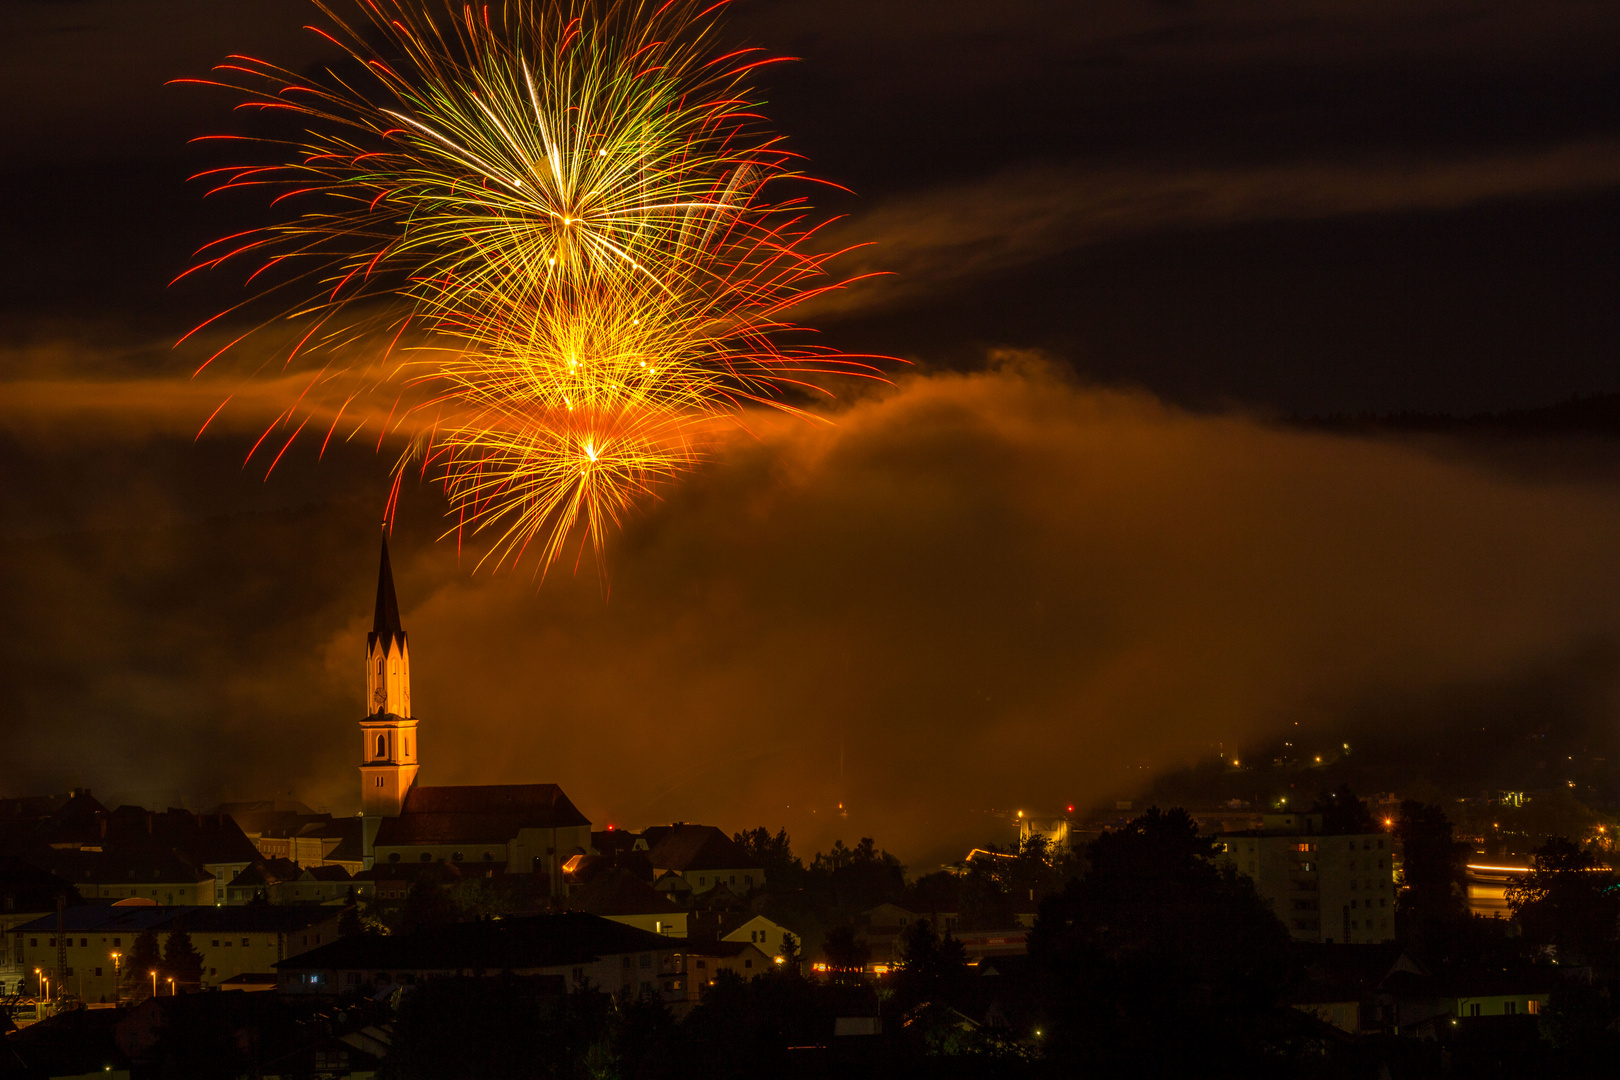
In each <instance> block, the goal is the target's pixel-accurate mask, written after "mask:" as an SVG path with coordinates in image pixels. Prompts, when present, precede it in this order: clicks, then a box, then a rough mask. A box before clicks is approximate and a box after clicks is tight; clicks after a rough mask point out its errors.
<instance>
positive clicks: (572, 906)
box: [563, 869, 687, 938]
mask: <svg viewBox="0 0 1620 1080" xmlns="http://www.w3.org/2000/svg"><path fill="white" fill-rule="evenodd" d="M563 904H564V906H565V907H567V908H568V910H570V911H584V912H588V913H590V914H592V915H600V916H602V917H603V918H604V919H612V920H613V921H614V922H620V923H623V924H625V925H626V926H634V927H636V928H638V929H641V930H646V931H648V932H649V933H654V934H659V935H662V936H664V937H673V938H684V937H686V936H687V913H686V912H685V911H683V910H681V909H680V908H678V907H676V906H675V904H674V903H672V902H671V900H670V897H669V894H667V893H663V892H659V891H658V890H657V889H654V888H653V887H652V886H651V885H648V884H647V883H646V882H645V881H642V880H641V879H639V878H638V877H636V876H635V874H633V873H631V872H630V871H628V870H613V869H610V870H608V871H606V872H605V873H602V874H599V875H598V876H596V877H595V878H593V879H592V880H590V881H588V882H586V883H585V884H583V885H578V886H575V887H574V889H573V891H572V893H571V894H570V895H569V897H568V899H566V900H565V901H563Z"/></svg>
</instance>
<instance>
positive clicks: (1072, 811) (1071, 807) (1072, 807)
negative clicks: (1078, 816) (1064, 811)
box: [1069, 805, 1074, 814]
mask: <svg viewBox="0 0 1620 1080" xmlns="http://www.w3.org/2000/svg"><path fill="white" fill-rule="evenodd" d="M1069 813H1071V814H1072V813H1074V806H1073V805H1070V807H1069Z"/></svg>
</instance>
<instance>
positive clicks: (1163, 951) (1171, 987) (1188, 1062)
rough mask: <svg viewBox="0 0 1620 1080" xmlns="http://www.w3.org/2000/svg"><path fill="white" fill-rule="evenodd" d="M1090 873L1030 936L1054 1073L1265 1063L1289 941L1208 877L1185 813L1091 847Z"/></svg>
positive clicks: (1235, 884) (1243, 885)
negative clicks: (1040, 981) (1055, 1067)
mask: <svg viewBox="0 0 1620 1080" xmlns="http://www.w3.org/2000/svg"><path fill="white" fill-rule="evenodd" d="M1087 854H1088V856H1089V858H1090V863H1091V869H1090V871H1089V872H1088V873H1087V874H1086V875H1085V876H1084V877H1083V878H1079V879H1075V880H1072V881H1070V883H1069V884H1068V885H1067V886H1066V887H1065V889H1064V891H1063V892H1062V893H1060V894H1059V895H1057V896H1054V897H1052V898H1050V899H1048V900H1047V901H1046V902H1045V903H1043V904H1042V905H1041V908H1040V913H1039V916H1038V918H1037V919H1036V923H1035V928H1034V930H1033V931H1032V932H1031V933H1030V935H1029V954H1030V957H1031V960H1032V961H1033V962H1034V963H1035V964H1036V965H1037V967H1038V969H1039V970H1040V971H1041V972H1042V978H1043V980H1044V982H1043V985H1042V989H1041V996H1042V997H1043V998H1044V1001H1043V1008H1045V1009H1046V1010H1048V1015H1049V1020H1048V1022H1047V1028H1048V1031H1047V1040H1048V1047H1049V1052H1050V1054H1051V1056H1052V1058H1053V1061H1054V1063H1055V1064H1057V1065H1059V1066H1060V1067H1061V1068H1062V1069H1064V1070H1068V1071H1070V1072H1076V1071H1083V1072H1086V1073H1088V1074H1089V1073H1096V1074H1101V1075H1140V1076H1173V1075H1209V1072H1208V1069H1209V1066H1210V1064H1211V1063H1213V1062H1219V1063H1221V1066H1220V1067H1221V1068H1222V1069H1225V1070H1230V1071H1235V1072H1241V1071H1242V1070H1243V1069H1244V1068H1246V1067H1248V1066H1249V1065H1252V1064H1254V1063H1257V1062H1261V1061H1265V1060H1271V1059H1274V1057H1275V1055H1276V1054H1277V1053H1278V1052H1279V1050H1278V1048H1279V1047H1280V1046H1281V1045H1283V1044H1284V1042H1285V1039H1284V1036H1283V1034H1282V1033H1283V1032H1285V1031H1286V1030H1287V1024H1288V1019H1287V1017H1288V1011H1287V1009H1286V1008H1285V1007H1284V1005H1283V1004H1282V991H1283V989H1284V987H1285V985H1286V983H1287V979H1288V975H1289V971H1290V959H1289V957H1290V953H1289V938H1288V932H1287V931H1286V930H1285V929H1284V928H1283V925H1282V923H1280V922H1279V921H1278V920H1277V917H1276V916H1275V915H1274V914H1272V912H1271V909H1270V907H1269V906H1268V905H1267V904H1266V903H1265V901H1263V900H1261V899H1260V897H1259V896H1258V895H1257V894H1256V893H1255V891H1254V888H1253V885H1252V883H1251V882H1250V881H1249V880H1248V879H1247V878H1244V877H1241V876H1239V875H1238V874H1237V873H1236V871H1235V870H1233V869H1232V868H1231V867H1230V866H1227V865H1224V864H1217V863H1216V862H1215V859H1214V841H1213V840H1212V839H1210V838H1208V837H1201V836H1199V835H1198V827H1197V825H1196V823H1195V822H1193V820H1192V819H1191V818H1190V817H1189V816H1188V815H1187V814H1186V812H1185V811H1182V810H1179V809H1177V810H1171V811H1169V812H1167V813H1162V812H1160V811H1159V810H1158V809H1157V808H1154V809H1152V810H1149V811H1148V812H1147V813H1146V814H1144V815H1143V816H1141V817H1139V818H1137V819H1136V820H1134V821H1132V822H1131V823H1130V824H1129V825H1127V826H1126V827H1125V828H1123V829H1121V830H1119V831H1117V832H1112V833H1105V834H1103V835H1102V836H1101V837H1099V838H1098V839H1097V840H1095V841H1093V842H1092V843H1091V844H1090V845H1089V847H1088V849H1087Z"/></svg>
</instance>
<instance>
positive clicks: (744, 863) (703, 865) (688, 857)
mask: <svg viewBox="0 0 1620 1080" xmlns="http://www.w3.org/2000/svg"><path fill="white" fill-rule="evenodd" d="M660 834H661V835H660ZM643 835H644V836H646V837H647V838H648V839H649V840H652V839H653V838H654V837H655V836H657V842H656V843H654V844H653V845H652V850H651V851H649V852H648V853H647V857H648V858H649V859H651V860H652V864H653V867H654V868H655V869H658V870H674V871H676V872H678V873H682V874H684V873H688V872H690V871H693V870H743V869H751V868H753V867H754V866H755V862H754V860H753V859H752V858H751V857H750V856H749V854H748V853H747V852H746V851H744V850H743V849H742V847H741V845H739V844H738V843H737V842H736V841H735V840H733V839H732V838H731V837H729V836H727V835H726V834H725V833H723V832H721V831H720V830H719V829H717V828H715V827H714V826H713V825H674V826H669V827H657V828H656V830H655V829H648V830H646V832H645V833H643Z"/></svg>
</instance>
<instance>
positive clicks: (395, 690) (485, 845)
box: [360, 539, 592, 896]
mask: <svg viewBox="0 0 1620 1080" xmlns="http://www.w3.org/2000/svg"><path fill="white" fill-rule="evenodd" d="M366 700H367V702H368V708H369V709H370V712H369V713H367V715H366V716H365V718H364V719H362V720H361V721H360V741H361V764H360V802H361V812H362V815H363V829H362V858H363V861H364V863H365V866H366V868H367V869H369V868H371V867H373V866H375V865H384V864H409V863H418V862H447V863H463V862H465V863H472V864H490V865H491V866H492V867H499V868H504V869H505V871H506V872H507V873H510V874H533V875H537V876H539V877H541V878H542V879H543V880H544V881H545V883H546V891H547V893H548V894H549V895H551V896H562V895H563V893H564V891H565V887H564V878H563V873H562V868H563V864H564V863H566V862H568V861H569V860H570V859H572V858H574V857H575V856H579V855H589V854H591V852H592V848H591V823H590V821H589V819H587V818H586V817H585V815H584V814H582V813H580V812H579V810H578V808H577V807H575V806H574V804H573V803H572V802H570V801H569V799H568V796H567V795H565V794H563V791H562V789H561V788H559V787H558V786H557V785H556V784H500V785H488V786H459V787H427V786H424V785H421V784H418V783H417V782H416V781H417V773H418V771H419V769H420V767H421V757H420V751H421V745H420V741H419V739H418V733H417V728H418V722H417V719H416V717H415V716H414V714H413V713H412V711H411V661H410V641H409V637H408V635H407V634H406V632H405V630H404V628H403V626H402V625H401V623H400V617H399V601H398V599H397V597H396V595H395V592H394V576H393V569H392V567H391V566H390V564H389V560H388V542H387V540H386V539H384V541H383V545H382V560H381V563H380V565H379V568H378V572H377V603H376V607H375V611H374V614H373V619H372V628H371V633H370V634H368V635H367V637H366Z"/></svg>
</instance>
